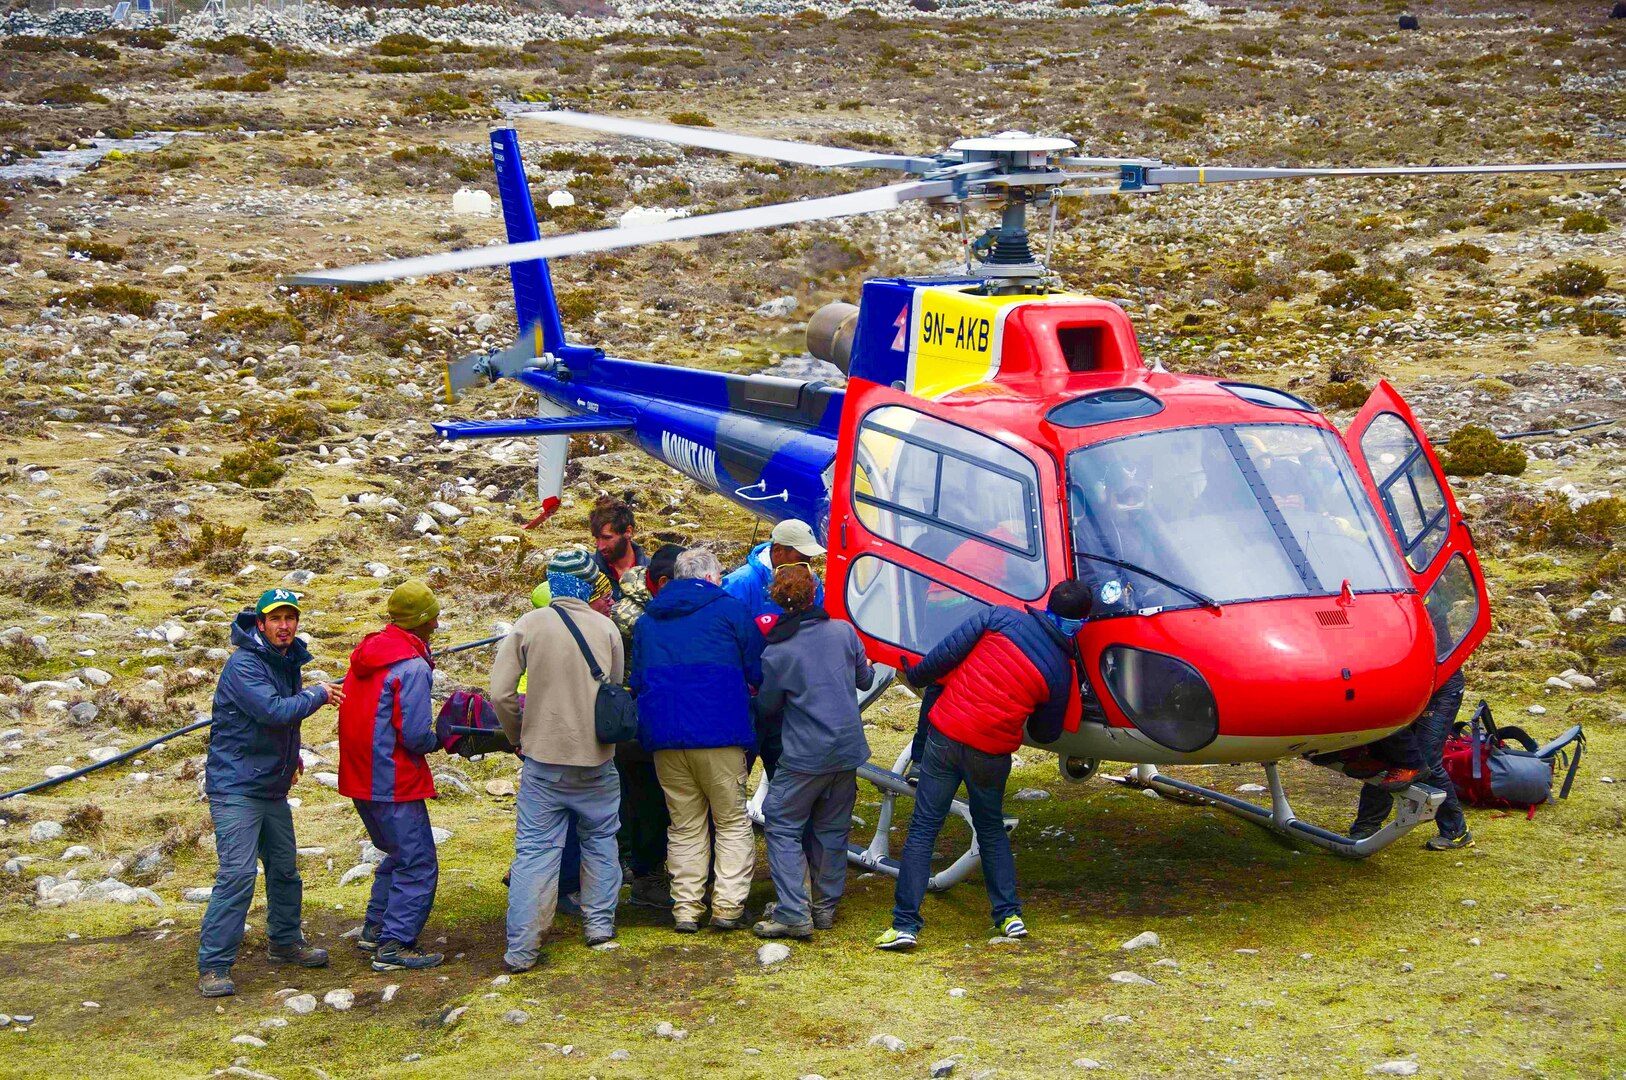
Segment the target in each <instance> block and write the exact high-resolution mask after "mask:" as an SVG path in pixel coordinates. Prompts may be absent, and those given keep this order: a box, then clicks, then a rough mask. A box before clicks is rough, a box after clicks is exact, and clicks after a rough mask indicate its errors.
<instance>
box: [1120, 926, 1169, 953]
mask: <svg viewBox="0 0 1626 1080" xmlns="http://www.w3.org/2000/svg"><path fill="white" fill-rule="evenodd" d="M1162 944H1163V939H1162V938H1160V937H1158V936H1157V935H1156V934H1155V933H1153V932H1152V931H1150V930H1144V931H1142V932H1141V933H1138V934H1136V935H1135V936H1134V937H1132V938H1130V939H1129V940H1128V941H1126V942H1124V943H1123V944H1122V945H1120V946H1118V947H1119V948H1120V949H1122V950H1123V951H1124V952H1134V951H1135V950H1136V949H1156V948H1159V947H1161V946H1162Z"/></svg>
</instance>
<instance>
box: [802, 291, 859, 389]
mask: <svg viewBox="0 0 1626 1080" xmlns="http://www.w3.org/2000/svg"><path fill="white" fill-rule="evenodd" d="M857 331H858V306H857V305H856V304H845V303H842V302H840V301H837V302H835V303H833V304H826V305H824V306H823V307H821V308H820V309H819V310H817V311H815V312H814V313H813V317H812V318H811V319H809V320H807V351H808V352H810V353H812V354H813V355H814V356H816V357H818V358H819V359H820V360H823V361H826V362H827V363H831V364H834V365H835V366H836V367H838V368H840V369H841V373H842V374H843V375H845V374H847V369H848V368H849V367H850V366H851V365H852V357H853V335H854V334H855V333H857Z"/></svg>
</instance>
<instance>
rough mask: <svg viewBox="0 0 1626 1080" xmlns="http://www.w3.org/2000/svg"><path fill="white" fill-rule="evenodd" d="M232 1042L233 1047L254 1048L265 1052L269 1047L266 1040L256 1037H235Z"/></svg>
mask: <svg viewBox="0 0 1626 1080" xmlns="http://www.w3.org/2000/svg"><path fill="white" fill-rule="evenodd" d="M231 1041H232V1043H233V1045H236V1046H252V1047H253V1048H254V1049H256V1050H264V1049H265V1048H266V1045H267V1044H266V1041H265V1040H264V1039H262V1038H259V1037H258V1036H256V1035H233V1036H232V1037H231Z"/></svg>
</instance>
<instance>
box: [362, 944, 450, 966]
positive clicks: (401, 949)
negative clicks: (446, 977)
mask: <svg viewBox="0 0 1626 1080" xmlns="http://www.w3.org/2000/svg"><path fill="white" fill-rule="evenodd" d="M445 959H446V958H445V957H444V956H442V955H440V953H438V952H431V953H426V952H424V951H423V950H422V949H420V948H418V947H417V946H416V945H402V944H401V943H400V942H399V941H383V942H380V943H379V945H378V951H377V952H376V953H374V954H373V970H374V971H417V970H419V969H421V968H432V967H439V966H440V965H441V962H442V961H444V960H445Z"/></svg>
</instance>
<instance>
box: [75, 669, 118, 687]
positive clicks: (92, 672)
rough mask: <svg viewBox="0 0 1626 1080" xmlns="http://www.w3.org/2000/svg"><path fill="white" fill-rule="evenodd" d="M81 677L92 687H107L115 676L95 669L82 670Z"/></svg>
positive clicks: (80, 671) (80, 670)
mask: <svg viewBox="0 0 1626 1080" xmlns="http://www.w3.org/2000/svg"><path fill="white" fill-rule="evenodd" d="M79 677H80V678H81V679H83V680H85V681H86V682H88V683H89V684H90V685H92V686H106V685H107V684H108V683H110V682H112V681H113V676H111V675H109V674H108V673H107V672H105V671H103V670H102V669H101V668H94V667H88V668H80V669H79Z"/></svg>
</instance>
